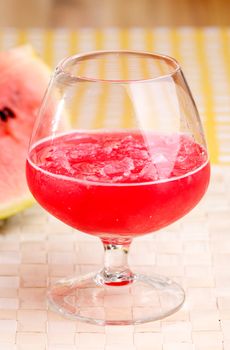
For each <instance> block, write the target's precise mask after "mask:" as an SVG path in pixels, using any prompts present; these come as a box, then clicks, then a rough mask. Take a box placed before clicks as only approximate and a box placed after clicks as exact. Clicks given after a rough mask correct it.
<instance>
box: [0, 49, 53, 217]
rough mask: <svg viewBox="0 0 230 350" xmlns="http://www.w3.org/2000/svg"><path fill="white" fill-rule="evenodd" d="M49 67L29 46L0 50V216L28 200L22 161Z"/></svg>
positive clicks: (47, 77)
mask: <svg viewBox="0 0 230 350" xmlns="http://www.w3.org/2000/svg"><path fill="white" fill-rule="evenodd" d="M48 81H49V70H48V68H47V66H46V65H45V64H44V63H42V61H41V60H39V59H38V58H36V56H35V55H34V53H33V51H32V49H31V48H30V47H29V46H26V47H19V48H16V49H12V50H10V51H8V52H2V53H0V91H1V93H0V218H4V217H7V216H10V215H12V214H14V213H15V212H17V211H19V210H20V209H23V208H24V207H26V206H27V204H29V202H30V201H31V197H30V193H29V190H28V187H27V183H26V177H25V161H26V156H27V151H28V143H29V139H30V135H31V132H32V128H33V124H34V121H35V118H36V116H37V113H38V110H39V107H40V105H41V101H42V98H43V95H44V93H45V89H46V87H47V84H48Z"/></svg>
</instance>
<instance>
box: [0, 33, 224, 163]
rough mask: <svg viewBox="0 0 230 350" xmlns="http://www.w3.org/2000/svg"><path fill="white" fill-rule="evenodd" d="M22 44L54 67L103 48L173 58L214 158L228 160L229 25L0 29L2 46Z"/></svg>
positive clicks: (215, 161)
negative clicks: (67, 58) (185, 78)
mask: <svg viewBox="0 0 230 350" xmlns="http://www.w3.org/2000/svg"><path fill="white" fill-rule="evenodd" d="M25 43H31V44H32V45H33V47H34V48H35V50H37V51H38V52H39V53H40V54H41V56H42V57H43V58H44V59H45V61H46V62H47V63H48V64H49V65H50V66H52V67H53V66H54V65H56V64H57V62H58V61H59V60H60V59H62V58H63V57H64V56H67V55H71V54H74V53H79V52H86V51H92V50H101V49H107V50H109V49H135V50H146V51H155V52H158V53H163V54H167V55H171V56H173V57H175V58H176V59H177V60H178V61H179V62H180V64H181V66H182V68H183V71H184V73H185V75H186V77H187V80H188V82H189V85H190V87H191V90H192V92H193V95H194V97H195V100H196V103H197V105H198V109H199V112H200V115H201V117H202V120H203V123H204V126H205V130H206V136H207V139H208V145H209V151H210V154H211V160H212V162H213V163H216V164H230V28H217V27H207V28H203V29H198V28H192V27H180V28H168V27H159V28H154V29H142V28H131V29H127V30H123V29H117V28H107V29H103V30H96V29H89V28H85V29H80V30H77V31H70V30H67V29H56V30H49V31H48V30H42V29H28V30H23V31H22V30H17V29H13V28H7V29H4V30H2V31H1V33H0V45H1V49H7V48H10V47H13V46H15V45H18V44H25ZM101 103H102V104H103V103H104V102H103V101H102V102H101ZM100 108H103V106H102V105H101V106H99V112H100Z"/></svg>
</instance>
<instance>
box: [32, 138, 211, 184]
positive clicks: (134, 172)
mask: <svg viewBox="0 0 230 350" xmlns="http://www.w3.org/2000/svg"><path fill="white" fill-rule="evenodd" d="M31 158H32V161H33V162H34V163H35V164H36V165H37V166H38V167H40V168H41V169H44V170H46V171H48V172H50V173H53V174H56V175H65V176H69V177H72V178H76V179H81V180H87V181H95V182H108V183H136V182H151V181H159V180H163V179H168V178H173V177H178V176H182V175H184V174H186V173H188V172H190V171H193V170H195V169H196V168H199V167H200V166H202V164H204V163H205V161H206V160H207V154H206V152H205V151H204V149H203V148H202V147H201V146H200V145H198V144H197V143H195V142H194V141H193V140H192V138H190V137H188V136H185V135H176V134H175V135H172V136H165V135H164V136H162V135H156V134H155V135H151V134H149V135H145V136H144V137H143V136H142V135H140V134H132V135H128V134H124V133H123V134H118V133H117V134H109V133H107V134H106V133H98V134H95V135H93V134H91V135H90V136H89V135H84V134H77V133H73V134H69V135H65V136H62V137H58V138H57V139H56V140H54V141H53V142H52V144H50V142H49V141H47V142H45V143H43V144H40V145H39V146H37V147H36V149H34V150H33V151H32V154H31Z"/></svg>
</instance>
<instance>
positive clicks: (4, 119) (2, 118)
mask: <svg viewBox="0 0 230 350" xmlns="http://www.w3.org/2000/svg"><path fill="white" fill-rule="evenodd" d="M0 119H1V120H2V121H3V122H6V121H7V116H6V114H5V113H4V112H3V111H0Z"/></svg>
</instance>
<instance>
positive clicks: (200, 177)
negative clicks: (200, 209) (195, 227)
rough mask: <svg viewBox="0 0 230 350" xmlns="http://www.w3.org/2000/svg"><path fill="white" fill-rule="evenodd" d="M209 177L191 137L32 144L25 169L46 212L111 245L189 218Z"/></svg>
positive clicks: (119, 135)
mask: <svg viewBox="0 0 230 350" xmlns="http://www.w3.org/2000/svg"><path fill="white" fill-rule="evenodd" d="M209 175H210V167H209V162H208V156H207V152H206V150H205V149H204V148H203V147H202V146H201V145H199V144H198V143H196V142H194V140H193V139H192V137H190V136H188V135H186V134H173V135H167V134H154V133H147V134H146V133H144V134H141V133H139V132H97V133H96V132H89V133H77V132H72V133H68V134H64V135H61V136H59V137H56V138H54V139H51V138H50V139H43V140H42V141H40V142H39V143H37V144H35V146H34V147H33V148H32V149H31V151H30V154H29V158H28V161H27V180H28V184H29V187H30V190H31V192H32V194H33V195H34V197H35V198H36V199H37V201H38V202H39V203H40V204H41V205H42V206H43V207H44V208H45V209H46V210H48V211H49V212H50V213H51V214H52V215H54V216H56V217H57V218H59V219H60V220H62V221H63V222H65V223H67V224H68V225H71V226H73V227H74V228H76V229H78V230H80V231H83V232H86V233H89V234H93V235H96V236H99V237H101V238H102V240H103V241H104V242H110V243H111V242H113V243H114V244H118V243H120V242H124V241H125V240H129V238H130V239H131V238H133V237H134V236H139V235H142V234H146V233H149V232H152V231H156V230H158V229H160V228H162V227H164V226H166V225H168V224H170V223H172V222H174V221H176V220H177V219H179V218H180V217H182V216H183V215H185V214H186V213H188V212H189V211H190V210H191V209H192V208H193V207H194V206H195V205H196V204H197V203H198V202H199V200H200V199H201V197H202V196H203V195H204V193H205V191H206V189H207V186H208V182H209Z"/></svg>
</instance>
